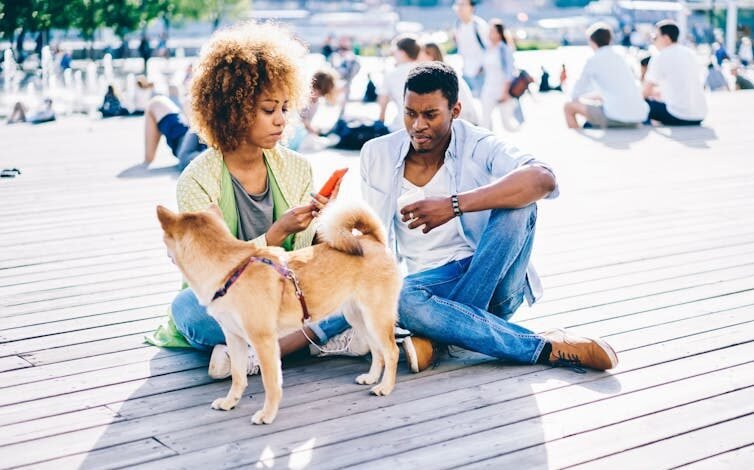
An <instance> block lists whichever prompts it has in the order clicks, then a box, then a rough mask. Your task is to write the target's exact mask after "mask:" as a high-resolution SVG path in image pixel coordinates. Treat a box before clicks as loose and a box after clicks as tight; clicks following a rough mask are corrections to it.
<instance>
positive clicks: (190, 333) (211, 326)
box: [172, 289, 350, 350]
mask: <svg viewBox="0 0 754 470" xmlns="http://www.w3.org/2000/svg"><path fill="white" fill-rule="evenodd" d="M172 313H173V321H174V322H175V326H176V328H177V329H178V331H179V332H180V333H181V334H182V335H183V336H184V337H185V338H186V341H188V342H189V344H190V345H191V346H193V347H194V348H196V349H201V350H209V349H212V348H213V347H214V346H215V345H218V344H225V335H224V334H223V330H222V329H221V328H220V324H219V323H217V320H215V319H214V318H212V317H211V316H210V315H209V314H208V313H207V309H206V308H204V307H202V306H201V305H200V304H199V300H198V299H197V298H196V295H195V294H194V291H192V290H191V289H184V290H182V291H181V292H179V293H178V295H177V296H176V297H175V299H174V300H173V305H172ZM309 327H310V328H311V330H312V331H313V332H314V334H315V335H316V336H317V340H318V341H319V343H320V344H324V343H326V342H327V340H328V339H330V338H332V337H333V336H335V335H336V334H338V333H341V332H342V331H344V330H346V329H348V328H349V327H350V325H349V324H348V322H347V321H346V319H345V317H344V316H343V314H340V313H339V314H335V315H331V316H329V317H327V318H325V319H323V320H321V321H319V322H317V323H314V324H312V325H309Z"/></svg>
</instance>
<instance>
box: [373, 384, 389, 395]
mask: <svg viewBox="0 0 754 470" xmlns="http://www.w3.org/2000/svg"><path fill="white" fill-rule="evenodd" d="M371 391H372V394H373V395H377V396H378V397H385V396H388V395H390V392H392V391H393V387H390V386H387V385H385V384H384V383H379V384H377V385H375V386H374V387H372V390H371Z"/></svg>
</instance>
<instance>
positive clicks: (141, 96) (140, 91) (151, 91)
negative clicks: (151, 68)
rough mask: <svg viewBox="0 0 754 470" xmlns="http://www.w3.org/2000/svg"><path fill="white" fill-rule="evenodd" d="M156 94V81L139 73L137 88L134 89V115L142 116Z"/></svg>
mask: <svg viewBox="0 0 754 470" xmlns="http://www.w3.org/2000/svg"><path fill="white" fill-rule="evenodd" d="M155 95H156V93H155V87H154V83H153V82H151V81H149V79H147V77H146V76H144V75H139V76H138V77H137V78H136V89H134V105H133V109H132V110H131V115H132V116H141V115H143V114H144V113H145V112H146V110H147V106H149V100H151V99H152V97H154V96H155Z"/></svg>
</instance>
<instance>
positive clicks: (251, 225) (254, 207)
mask: <svg viewBox="0 0 754 470" xmlns="http://www.w3.org/2000/svg"><path fill="white" fill-rule="evenodd" d="M230 179H231V181H232V182H233V194H234V195H235V198H236V209H237V211H238V239H239V240H244V241H249V240H253V239H255V238H257V237H258V236H260V235H262V234H264V233H266V232H267V230H269V229H270V226H271V225H272V206H273V202H272V191H270V183H269V175H268V177H267V186H266V187H265V189H264V191H263V192H262V193H260V194H249V193H247V192H246V190H245V189H244V187H243V185H242V184H241V183H240V182H239V181H238V180H237V179H236V178H235V177H234V176H233V175H230Z"/></svg>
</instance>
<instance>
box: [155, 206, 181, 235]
mask: <svg viewBox="0 0 754 470" xmlns="http://www.w3.org/2000/svg"><path fill="white" fill-rule="evenodd" d="M176 218H177V216H176V214H175V213H174V212H173V211H171V210H170V209H168V208H166V207H163V206H157V219H159V221H160V225H162V229H163V230H164V231H165V232H167V233H170V229H171V228H172V227H173V225H174V224H175V219H176Z"/></svg>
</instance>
